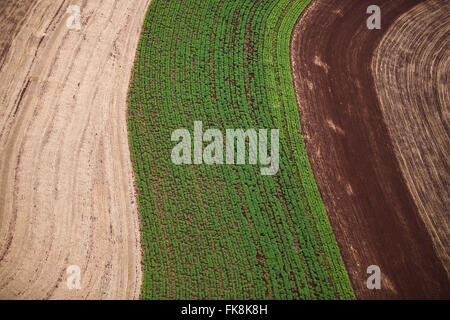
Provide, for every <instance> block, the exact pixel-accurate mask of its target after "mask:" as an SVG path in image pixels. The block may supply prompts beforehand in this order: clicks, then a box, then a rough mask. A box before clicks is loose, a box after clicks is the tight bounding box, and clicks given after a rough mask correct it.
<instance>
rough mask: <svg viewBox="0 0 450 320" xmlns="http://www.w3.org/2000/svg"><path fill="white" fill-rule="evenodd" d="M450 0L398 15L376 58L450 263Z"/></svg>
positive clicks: (382, 95)
mask: <svg viewBox="0 0 450 320" xmlns="http://www.w3.org/2000/svg"><path fill="white" fill-rule="evenodd" d="M449 21H450V1H427V2H424V3H421V4H419V5H417V6H415V7H414V8H413V9H411V10H409V11H408V12H406V13H405V14H403V15H402V16H401V17H400V18H398V19H397V20H396V21H395V23H394V24H393V25H392V26H391V27H390V29H389V31H388V32H387V33H386V35H385V36H384V37H383V39H382V40H381V42H380V44H379V45H378V48H377V49H376V51H375V54H374V57H373V60H372V70H373V75H374V80H375V85H376V89H377V93H378V97H379V99H380V107H381V111H382V112H383V117H384V119H385V121H386V125H387V129H388V131H389V135H390V136H391V138H392V140H393V146H394V151H395V153H396V156H397V159H398V161H399V164H400V168H401V170H402V173H403V177H404V178H405V181H406V183H407V186H408V189H409V191H410V192H411V194H412V196H413V199H414V201H415V203H416V205H417V207H418V210H419V213H420V214H421V217H422V219H423V220H424V222H425V226H426V227H427V230H428V231H429V232H430V234H431V236H432V239H433V242H434V245H435V247H436V249H437V253H438V255H439V257H440V258H441V260H442V261H443V263H444V265H445V267H446V269H447V273H448V271H449V268H450V257H449V256H450V239H449V233H450V231H449V230H450V223H449V213H450V166H449V159H450V139H449V120H450V117H449V112H450V111H449V107H450V106H449V103H450V85H449V83H450V78H449V73H450V23H449Z"/></svg>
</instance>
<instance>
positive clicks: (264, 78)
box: [128, 0, 354, 299]
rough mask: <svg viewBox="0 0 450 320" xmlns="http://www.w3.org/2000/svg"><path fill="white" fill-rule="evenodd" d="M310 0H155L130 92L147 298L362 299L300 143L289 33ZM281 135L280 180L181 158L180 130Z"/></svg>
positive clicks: (249, 170)
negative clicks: (176, 134)
mask: <svg viewBox="0 0 450 320" xmlns="http://www.w3.org/2000/svg"><path fill="white" fill-rule="evenodd" d="M308 2H309V1H292V0H289V1H288V0H283V1H253V0H248V1H183V0H179V1H170V2H167V1H159V0H153V1H152V3H151V4H150V7H149V10H148V12H147V16H146V20H145V22H144V27H143V33H142V36H141V40H140V42H139V45H138V53H137V57H136V62H135V70H134V72H133V76H132V80H131V85H130V91H129V118H128V126H129V139H130V150H131V157H132V162H133V166H134V171H135V179H136V185H137V192H138V208H139V211H140V217H141V226H142V246H143V258H142V259H143V284H142V295H141V298H143V299H218V298H219V299H220V298H224V299H268V298H269V299H352V298H354V293H353V289H352V287H351V285H350V282H349V278H348V275H347V273H346V270H345V267H344V264H343V262H342V259H341V256H340V253H339V249H338V247H337V244H336V241H335V238H334V235H333V232H332V230H331V227H330V224H329V221H328V218H327V215H326V212H325V210H324V207H323V204H322V201H321V198H320V194H319V192H318V189H317V187H316V184H315V182H314V177H313V175H312V172H311V168H310V166H309V162H308V158H307V155H306V152H305V147H304V142H303V139H302V137H301V130H300V120H299V114H298V111H297V104H296V99H295V94H294V87H293V82H292V75H291V71H290V56H289V44H290V35H291V32H292V29H293V27H294V24H295V22H296V21H297V19H298V17H299V15H300V14H301V13H302V11H303V9H304V8H305V6H306V5H307V4H308ZM194 121H202V123H203V127H204V128H218V129H220V130H222V131H225V130H226V129H235V128H255V129H261V128H268V129H271V128H273V129H279V130H280V137H279V140H280V164H279V171H278V174H277V175H272V176H263V175H260V173H259V168H257V167H255V166H252V165H201V166H195V165H185V166H178V165H175V164H173V163H172V162H171V158H170V154H171V150H172V148H173V146H174V143H173V142H172V141H171V133H172V132H173V131H174V130H176V129H178V128H186V129H188V130H190V131H192V129H193V123H194Z"/></svg>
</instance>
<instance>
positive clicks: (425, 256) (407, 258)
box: [291, 0, 450, 299]
mask: <svg viewBox="0 0 450 320" xmlns="http://www.w3.org/2000/svg"><path fill="white" fill-rule="evenodd" d="M420 2H421V1H414V0H399V1H380V0H377V1H366V0H364V1H353V0H339V1H338V0H333V1H329V0H316V1H312V2H311V5H310V6H309V7H308V8H307V9H306V10H305V12H304V13H303V15H302V16H301V18H300V19H299V21H298V23H297V26H296V29H295V31H294V34H293V36H292V41H291V52H292V54H291V64H292V69H293V76H294V83H295V87H296V92H297V100H298V104H299V112H300V119H301V124H302V130H303V135H304V138H305V141H306V147H307V151H308V155H309V158H310V161H311V165H312V168H313V172H314V174H315V178H316V181H317V184H318V186H319V189H320V192H321V195H322V197H323V200H324V204H325V206H326V209H327V212H328V215H329V218H330V221H331V224H332V227H333V231H334V233H335V235H336V238H337V241H338V244H339V247H340V249H341V254H342V257H343V259H344V262H345V265H346V268H347V270H348V272H349V276H350V279H351V282H352V285H353V288H354V290H355V293H356V295H357V297H358V298H362V299H370V298H375V299H380V298H397V299H404V298H414V299H415V298H427V299H431V298H447V299H448V298H449V297H450V290H449V281H448V275H447V273H446V271H445V268H444V267H443V264H442V262H441V260H440V259H439V258H438V255H437V253H436V251H435V247H434V246H433V241H432V237H431V236H430V234H429V232H428V231H427V228H426V227H425V226H426V223H424V221H423V220H422V218H421V215H420V214H419V211H420V210H419V209H418V207H417V204H416V202H415V201H414V200H415V199H414V197H413V196H411V193H410V192H409V191H410V189H409V188H408V185H407V183H406V182H405V181H408V178H405V177H404V176H403V174H402V173H404V172H405V170H402V169H401V165H399V162H398V159H397V156H396V153H395V148H394V146H393V143H392V142H391V138H390V136H389V133H390V130H388V128H387V126H386V123H385V122H384V117H383V113H382V110H381V106H380V103H379V100H378V96H377V91H376V90H375V83H374V78H373V76H372V57H373V56H374V54H375V51H376V48H377V46H378V44H379V43H380V41H382V39H383V37H384V36H386V33H387V32H388V30H390V26H391V25H393V24H394V23H396V21H397V19H399V17H401V15H402V14H404V13H406V12H408V11H409V10H411V9H413V8H414V6H415V5H417V4H419V3H420ZM370 5H379V6H380V7H381V14H382V19H381V21H382V28H381V30H369V29H367V27H366V19H367V18H368V15H367V14H366V9H367V7H368V6H370ZM418 23H419V24H420V22H418ZM414 24H415V23H414ZM390 32H394V33H395V32H401V31H395V30H394V31H390ZM383 41H386V42H387V41H388V40H383ZM402 41H405V40H402ZM406 41H410V40H409V39H408V40H406ZM423 41H427V40H426V39H423ZM420 45H421V46H422V45H424V44H420ZM430 50H431V49H430ZM379 54H380V55H386V57H385V58H383V61H385V60H386V59H387V60H388V61H389V60H390V59H391V58H393V59H395V57H393V56H392V54H389V53H388V54H387V53H386V52H383V51H382V50H381V49H380V51H379ZM383 57H384V56H383ZM438 63H439V62H438ZM442 63H448V59H447V62H442ZM383 72H384V71H383ZM403 72H404V71H403ZM419 76H420V75H419ZM441 76H442V75H441ZM444 80H445V79H444ZM447 83H448V81H447ZM378 85H379V86H378V91H380V87H382V88H385V89H386V87H385V86H383V85H382V82H378ZM386 90H387V91H389V88H387V89H386ZM389 94H390V93H386V96H388V95H389ZM414 94H415V93H414ZM395 99H396V98H395ZM404 99H408V98H407V97H406V98H404ZM442 99H445V97H442ZM447 101H448V99H447ZM391 103H396V104H397V105H398V104H402V103H403V102H402V101H401V100H399V101H397V100H393V101H391ZM421 103H422V102H418V105H419V106H422V108H423V107H424V106H423V105H422V104H421ZM405 107H408V105H406V106H405ZM385 108H386V107H385ZM388 126H389V123H388ZM394 140H395V139H394ZM438 143H439V142H438ZM394 144H395V143H394ZM447 158H448V157H447ZM419 170H420V169H419ZM438 170H441V169H440V168H439V169H438ZM413 179H414V180H415V178H413ZM410 181H413V180H410ZM447 182H448V180H447ZM415 183H418V182H417V181H415ZM419 183H420V181H419ZM444 187H445V185H444ZM436 188H441V186H436ZM447 189H448V185H447ZM442 191H443V190H442V189H439V192H442ZM444 192H445V191H444ZM444 197H445V194H444ZM437 214H438V215H443V214H445V212H441V213H437ZM438 223H439V222H438ZM370 265H378V266H379V267H380V268H381V272H382V276H381V282H382V283H381V290H368V289H367V287H366V279H367V278H368V276H369V275H368V274H367V273H366V269H367V267H368V266H370Z"/></svg>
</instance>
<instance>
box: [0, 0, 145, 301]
mask: <svg viewBox="0 0 450 320" xmlns="http://www.w3.org/2000/svg"><path fill="white" fill-rule="evenodd" d="M149 2H150V0H136V1H113V0H98V1H54V0H39V1H31V0H26V1H4V0H1V1H0V11H1V17H2V18H1V20H0V28H1V30H2V33H1V35H0V45H1V47H0V78H1V82H0V101H1V103H0V298H1V299H6V298H10V299H31V298H37V299H113V298H114V299H125V298H126V299H131V298H138V297H139V294H140V284H141V263H140V259H141V255H140V250H141V246H140V231H139V229H140V228H139V219H138V212H137V208H136V204H135V194H134V193H135V192H134V187H133V172H132V166H131V161H130V155H129V148H128V138H127V124H126V113H127V91H128V84H129V79H130V74H131V69H132V66H133V60H134V56H135V52H136V46H137V43H138V39H139V35H140V30H141V26H142V23H143V19H144V16H145V13H146V9H147V6H148V4H149ZM69 5H79V6H80V7H81V30H80V31H77V30H70V29H69V28H68V27H67V26H66V20H67V19H68V18H69V16H70V14H68V13H67V12H66V10H67V8H68V7H69ZM5 30H6V32H4V31H5ZM70 265H78V266H79V267H80V269H81V289H80V290H69V289H68V287H67V286H66V278H67V275H66V269H67V267H68V266H70Z"/></svg>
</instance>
